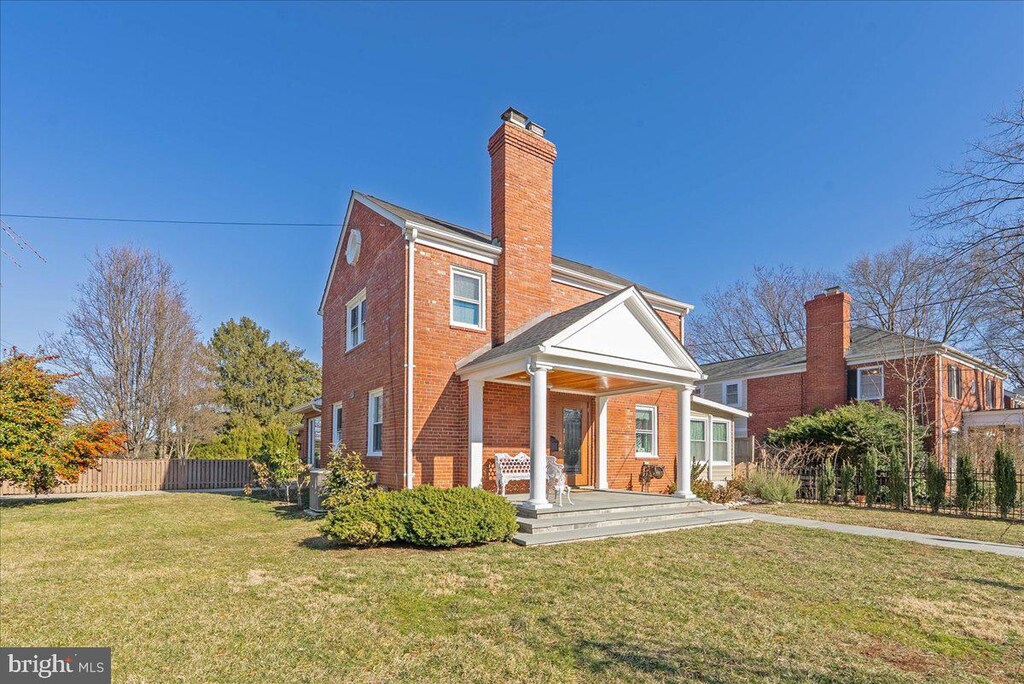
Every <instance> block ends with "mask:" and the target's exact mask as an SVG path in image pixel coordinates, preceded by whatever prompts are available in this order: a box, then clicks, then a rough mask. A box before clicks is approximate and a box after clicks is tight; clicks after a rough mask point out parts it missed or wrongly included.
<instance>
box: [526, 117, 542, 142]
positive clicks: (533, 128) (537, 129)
mask: <svg viewBox="0 0 1024 684" xmlns="http://www.w3.org/2000/svg"><path fill="white" fill-rule="evenodd" d="M526 130H528V131H530V132H531V133H536V134H537V135H539V136H540V137H542V138H543V137H544V127H543V126H541V125H540V124H539V123H537V122H536V121H531V122H530V123H528V124H526Z"/></svg>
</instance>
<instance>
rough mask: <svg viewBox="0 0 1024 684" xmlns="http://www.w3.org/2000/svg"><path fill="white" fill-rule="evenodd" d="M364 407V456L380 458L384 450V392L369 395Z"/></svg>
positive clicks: (376, 391) (377, 391) (378, 391)
mask: <svg viewBox="0 0 1024 684" xmlns="http://www.w3.org/2000/svg"><path fill="white" fill-rule="evenodd" d="M369 397H370V398H369V403H368V405H367V407H366V455H367V456H380V455H381V453H382V452H383V450H384V390H383V388H382V389H375V390H373V391H372V392H370V394H369Z"/></svg>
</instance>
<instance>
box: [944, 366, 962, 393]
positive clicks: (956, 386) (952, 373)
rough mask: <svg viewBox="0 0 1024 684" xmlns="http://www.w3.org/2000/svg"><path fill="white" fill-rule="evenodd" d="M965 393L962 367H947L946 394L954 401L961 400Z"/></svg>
mask: <svg viewBox="0 0 1024 684" xmlns="http://www.w3.org/2000/svg"><path fill="white" fill-rule="evenodd" d="M963 391H964V386H963V379H962V378H961V377H960V366H947V367H946V393H947V394H948V395H949V396H950V397H952V398H953V399H959V398H960V397H961V396H962V394H963Z"/></svg>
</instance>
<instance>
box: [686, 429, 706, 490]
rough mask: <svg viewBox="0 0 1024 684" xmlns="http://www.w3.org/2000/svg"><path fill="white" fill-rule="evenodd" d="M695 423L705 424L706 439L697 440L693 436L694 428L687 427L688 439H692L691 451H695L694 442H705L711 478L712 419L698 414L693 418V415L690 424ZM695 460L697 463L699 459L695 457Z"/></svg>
mask: <svg viewBox="0 0 1024 684" xmlns="http://www.w3.org/2000/svg"><path fill="white" fill-rule="evenodd" d="M693 423H701V424H702V425H703V426H704V439H703V440H695V439H693V437H692V428H690V427H687V429H686V432H687V435H686V437H687V439H689V440H690V451H691V452H692V451H693V443H694V442H697V441H703V443H704V460H705V461H706V462H707V464H708V472H707V477H708V478H710V477H711V462H712V461H711V458H712V455H711V425H710V421H709V420H708V419H707V418H704V417H700V416H698V417H696V418H693V417H691V418H690V424H691V425H692V424H693ZM693 462H694V463H697V462H698V461H697V460H696V459H693Z"/></svg>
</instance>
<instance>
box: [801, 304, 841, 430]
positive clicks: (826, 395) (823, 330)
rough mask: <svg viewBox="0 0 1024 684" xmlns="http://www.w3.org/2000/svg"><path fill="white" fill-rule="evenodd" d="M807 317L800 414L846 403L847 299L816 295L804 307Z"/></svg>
mask: <svg viewBox="0 0 1024 684" xmlns="http://www.w3.org/2000/svg"><path fill="white" fill-rule="evenodd" d="M804 309H805V310H806V314H807V371H806V373H807V375H806V377H805V379H804V396H803V411H804V413H812V412H814V411H816V410H818V409H827V408H831V407H833V406H837V405H839V404H842V403H845V402H846V350H847V348H848V347H849V346H850V295H849V294H847V293H845V292H836V293H834V294H826V295H818V296H817V297H815V298H814V299H811V300H810V301H808V302H806V303H805V304H804Z"/></svg>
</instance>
